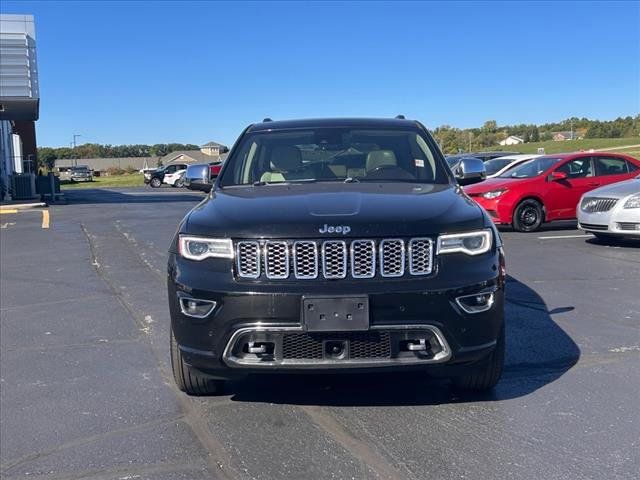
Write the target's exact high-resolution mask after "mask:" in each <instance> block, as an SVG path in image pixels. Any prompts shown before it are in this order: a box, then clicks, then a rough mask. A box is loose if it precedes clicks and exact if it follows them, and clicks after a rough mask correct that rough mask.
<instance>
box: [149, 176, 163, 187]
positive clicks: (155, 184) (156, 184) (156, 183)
mask: <svg viewBox="0 0 640 480" xmlns="http://www.w3.org/2000/svg"><path fill="white" fill-rule="evenodd" d="M149 185H151V187H152V188H160V187H161V186H162V181H160V179H159V178H158V177H153V178H152V179H151V181H150V182H149Z"/></svg>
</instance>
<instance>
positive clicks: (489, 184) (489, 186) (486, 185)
mask: <svg viewBox="0 0 640 480" xmlns="http://www.w3.org/2000/svg"><path fill="white" fill-rule="evenodd" d="M535 178H538V177H534V178H500V177H496V178H488V179H486V180H485V181H484V182H480V183H474V184H473V185H467V186H466V187H464V192H465V193H466V194H468V195H480V194H481V193H485V192H491V191H493V190H500V189H501V188H509V186H511V185H513V184H514V183H518V184H521V183H522V182H526V181H528V180H533V179H535Z"/></svg>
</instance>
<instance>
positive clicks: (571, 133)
mask: <svg viewBox="0 0 640 480" xmlns="http://www.w3.org/2000/svg"><path fill="white" fill-rule="evenodd" d="M571 140H573V118H572V119H571Z"/></svg>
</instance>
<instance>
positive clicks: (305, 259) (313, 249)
mask: <svg viewBox="0 0 640 480" xmlns="http://www.w3.org/2000/svg"><path fill="white" fill-rule="evenodd" d="M293 259H294V260H293V274H294V275H295V277H296V278H302V279H308V278H317V277H318V246H317V245H316V242H295V243H294V244H293Z"/></svg>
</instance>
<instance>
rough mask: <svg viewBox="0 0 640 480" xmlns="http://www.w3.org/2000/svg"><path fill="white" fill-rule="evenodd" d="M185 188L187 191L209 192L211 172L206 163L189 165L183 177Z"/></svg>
mask: <svg viewBox="0 0 640 480" xmlns="http://www.w3.org/2000/svg"><path fill="white" fill-rule="evenodd" d="M184 183H185V186H186V187H187V188H188V189H189V190H202V191H209V190H211V172H210V170H209V164H208V163H202V164H196V165H189V166H188V167H187V170H186V172H185V175H184Z"/></svg>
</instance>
